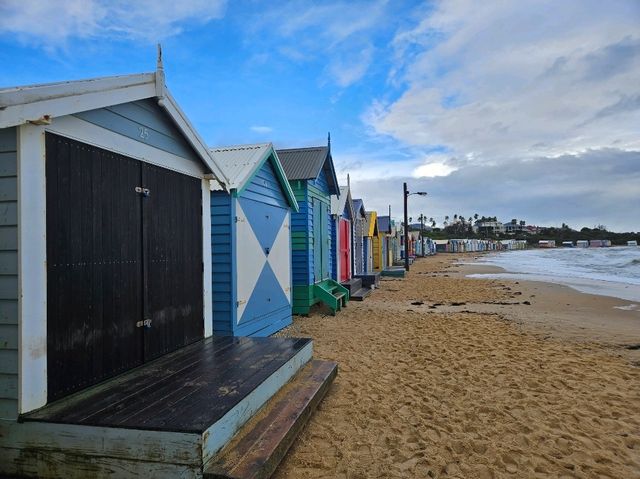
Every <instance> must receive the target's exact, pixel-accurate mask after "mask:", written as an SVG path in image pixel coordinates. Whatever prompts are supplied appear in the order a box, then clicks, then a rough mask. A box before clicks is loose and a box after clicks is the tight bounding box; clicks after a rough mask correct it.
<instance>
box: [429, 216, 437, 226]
mask: <svg viewBox="0 0 640 479" xmlns="http://www.w3.org/2000/svg"><path fill="white" fill-rule="evenodd" d="M429 221H430V222H431V227H432V228H435V227H436V220H434V219H433V216H432V217H431V218H429Z"/></svg>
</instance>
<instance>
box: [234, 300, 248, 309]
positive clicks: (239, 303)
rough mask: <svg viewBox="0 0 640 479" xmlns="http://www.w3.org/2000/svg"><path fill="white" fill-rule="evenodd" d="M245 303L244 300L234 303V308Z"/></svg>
mask: <svg viewBox="0 0 640 479" xmlns="http://www.w3.org/2000/svg"><path fill="white" fill-rule="evenodd" d="M246 302H247V301H246V300H245V299H241V300H239V301H236V307H238V308H239V307H240V305H241V304H245V303H246Z"/></svg>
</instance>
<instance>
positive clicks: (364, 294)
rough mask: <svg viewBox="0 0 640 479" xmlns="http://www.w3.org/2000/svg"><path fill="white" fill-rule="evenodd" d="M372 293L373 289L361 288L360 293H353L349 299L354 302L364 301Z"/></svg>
mask: <svg viewBox="0 0 640 479" xmlns="http://www.w3.org/2000/svg"><path fill="white" fill-rule="evenodd" d="M371 291H372V290H371V288H360V289H359V290H358V291H356V292H355V293H353V294H352V295H351V297H350V298H349V299H350V300H353V301H364V298H366V297H367V296H369V295H370V294H371Z"/></svg>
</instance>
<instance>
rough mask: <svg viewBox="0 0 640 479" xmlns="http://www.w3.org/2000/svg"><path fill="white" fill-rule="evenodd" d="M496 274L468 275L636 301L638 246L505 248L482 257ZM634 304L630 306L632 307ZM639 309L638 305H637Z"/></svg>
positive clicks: (639, 296) (638, 292)
mask: <svg viewBox="0 0 640 479" xmlns="http://www.w3.org/2000/svg"><path fill="white" fill-rule="evenodd" d="M479 262H480V263H485V264H490V265H494V266H499V267H500V268H503V269H504V270H505V272H504V273H497V274H472V275H469V276H470V277H482V278H504V279H523V280H530V281H545V282H549V283H557V284H563V285H566V286H570V287H572V288H574V289H577V290H578V291H582V292H584V293H589V294H598V295H602V296H613V297H615V298H621V299H626V300H628V301H638V302H640V247H637V246H630V247H612V248H555V249H532V250H525V251H506V252H503V253H497V254H490V255H487V256H484V257H482V258H481V259H480V260H479ZM635 306H638V305H634V309H636V308H635ZM638 307H639V308H640V306H638Z"/></svg>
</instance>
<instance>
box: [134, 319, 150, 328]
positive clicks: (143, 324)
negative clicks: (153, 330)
mask: <svg viewBox="0 0 640 479" xmlns="http://www.w3.org/2000/svg"><path fill="white" fill-rule="evenodd" d="M142 327H145V328H147V329H149V328H150V327H151V320H150V319H145V320H144V321H138V322H137V323H136V328H142Z"/></svg>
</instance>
